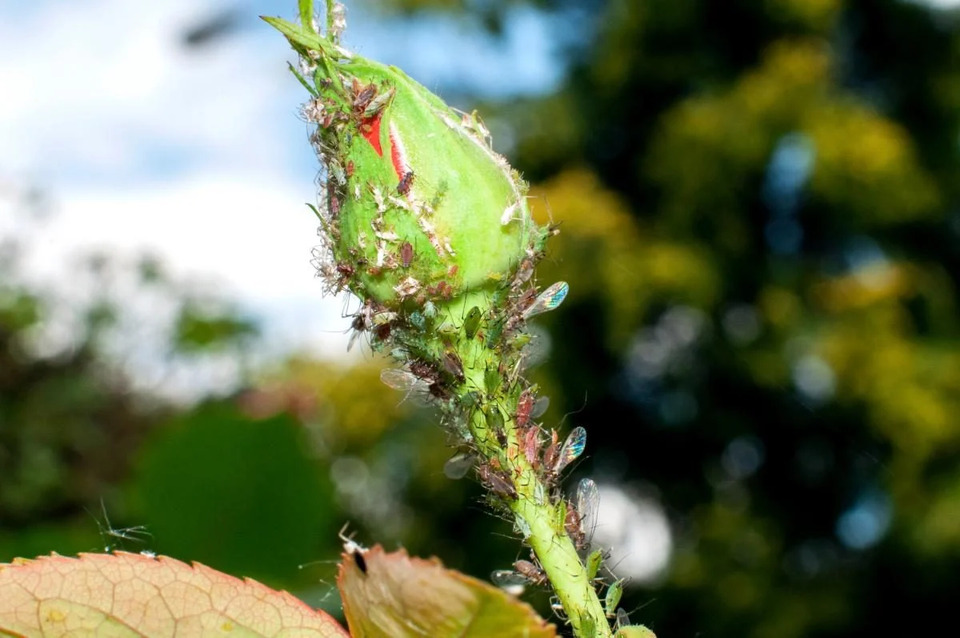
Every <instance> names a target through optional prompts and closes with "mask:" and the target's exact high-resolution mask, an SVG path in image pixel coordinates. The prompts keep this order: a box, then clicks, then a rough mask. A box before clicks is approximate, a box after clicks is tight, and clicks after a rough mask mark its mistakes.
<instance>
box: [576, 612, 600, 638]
mask: <svg viewBox="0 0 960 638" xmlns="http://www.w3.org/2000/svg"><path fill="white" fill-rule="evenodd" d="M580 634H581V635H583V636H591V638H592V637H593V636H596V635H597V621H596V620H594V618H593V616H588V615H586V614H581V616H580Z"/></svg>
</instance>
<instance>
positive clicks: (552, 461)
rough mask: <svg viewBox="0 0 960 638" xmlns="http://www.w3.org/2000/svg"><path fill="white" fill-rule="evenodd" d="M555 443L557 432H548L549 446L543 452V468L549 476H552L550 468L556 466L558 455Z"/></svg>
mask: <svg viewBox="0 0 960 638" xmlns="http://www.w3.org/2000/svg"><path fill="white" fill-rule="evenodd" d="M557 443H558V442H557V431H556V430H552V431H551V432H550V444H549V445H547V449H545V450H544V451H543V467H545V468H546V469H547V472H548V473H549V474H552V468H553V466H555V465H556V464H557V454H559V449H558V448H557Z"/></svg>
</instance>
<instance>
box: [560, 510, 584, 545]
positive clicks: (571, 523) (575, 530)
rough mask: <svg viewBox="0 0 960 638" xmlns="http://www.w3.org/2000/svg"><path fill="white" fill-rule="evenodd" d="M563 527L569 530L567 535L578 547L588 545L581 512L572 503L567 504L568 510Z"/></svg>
mask: <svg viewBox="0 0 960 638" xmlns="http://www.w3.org/2000/svg"><path fill="white" fill-rule="evenodd" d="M563 528H564V529H565V530H566V531H567V536H569V537H570V540H572V541H573V544H574V545H576V546H577V549H583V548H584V547H586V545H587V537H586V534H584V533H583V524H582V522H581V520H580V514H578V513H577V508H576V507H573V506H572V505H568V506H567V512H566V515H565V516H564V519H563Z"/></svg>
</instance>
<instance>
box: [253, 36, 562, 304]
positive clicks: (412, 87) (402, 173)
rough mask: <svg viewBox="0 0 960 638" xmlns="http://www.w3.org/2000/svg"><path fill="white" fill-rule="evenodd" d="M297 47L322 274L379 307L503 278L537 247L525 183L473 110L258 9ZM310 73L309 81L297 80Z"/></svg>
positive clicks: (539, 238) (538, 233)
mask: <svg viewBox="0 0 960 638" xmlns="http://www.w3.org/2000/svg"><path fill="white" fill-rule="evenodd" d="M265 19H266V20H267V21H268V22H270V24H272V25H274V26H275V27H276V28H278V29H279V30H280V31H281V32H283V34H284V35H285V36H286V37H287V39H288V40H289V41H290V43H291V44H292V45H293V47H294V49H295V50H297V52H298V53H299V54H300V56H301V60H302V62H303V64H302V65H301V72H302V73H301V74H298V77H299V78H300V79H301V82H302V83H303V84H304V86H305V87H306V88H307V89H308V90H309V91H310V92H311V94H312V95H313V99H312V100H311V101H310V102H308V103H307V104H306V105H305V107H304V109H303V113H304V116H305V117H306V119H307V120H308V121H310V122H313V123H316V124H317V131H316V133H315V134H314V135H313V137H312V141H313V143H314V147H315V148H316V150H317V153H318V155H319V157H320V160H321V161H322V163H323V165H324V166H325V168H326V183H325V193H323V199H324V200H325V203H326V205H325V210H324V211H322V212H320V211H317V212H318V214H319V216H320V218H321V221H322V223H323V225H324V231H325V234H326V236H327V247H328V248H329V251H328V252H329V255H328V259H326V260H321V274H323V275H324V276H325V277H326V279H327V282H328V286H329V287H330V288H331V289H333V290H340V289H342V288H348V289H350V290H352V291H353V292H355V293H356V294H358V295H359V296H360V297H362V298H364V299H369V300H373V301H375V302H376V303H378V304H380V305H381V306H384V307H386V308H398V307H400V306H401V305H403V304H405V303H409V302H410V301H412V302H413V303H416V304H417V305H422V304H423V303H424V302H425V301H427V300H430V299H438V300H443V299H451V298H454V297H459V296H461V295H462V294H463V293H465V292H468V291H475V290H480V289H490V288H492V287H493V286H500V285H502V284H504V283H505V282H508V281H509V280H510V279H511V277H513V275H514V273H515V272H516V270H517V268H518V266H519V264H520V263H521V262H522V261H523V260H524V259H525V258H527V257H530V258H535V256H537V255H538V254H539V252H540V251H541V249H542V245H543V242H544V241H545V239H546V231H544V230H543V229H541V228H540V227H539V226H537V225H536V224H535V223H534V222H533V221H532V218H531V216H530V212H529V210H528V208H527V204H526V190H527V186H526V184H525V183H524V182H523V180H522V179H521V178H520V176H519V175H518V174H517V173H516V171H514V170H513V169H511V168H510V166H509V164H507V162H506V160H505V159H503V157H501V156H500V155H498V154H497V153H495V152H494V151H493V149H492V148H491V145H490V138H489V134H488V133H487V131H486V129H485V128H484V126H483V124H482V123H481V122H480V120H479V118H477V117H476V115H467V114H460V113H457V112H456V111H454V110H453V109H451V108H450V107H448V106H447V105H446V104H445V103H444V102H443V101H442V100H441V99H440V98H438V97H437V96H436V95H434V94H432V93H430V91H428V90H427V89H426V88H424V87H423V86H422V85H420V84H418V83H417V82H415V81H414V80H412V79H411V78H409V77H408V76H407V75H406V74H405V73H403V71H401V70H400V69H397V68H395V67H392V66H386V65H383V64H379V63H377V62H373V61H371V60H368V59H366V58H363V57H360V56H357V55H354V54H352V53H349V52H347V51H345V50H344V49H342V48H341V47H339V45H338V44H337V38H338V37H339V33H338V30H336V29H334V30H332V31H331V30H330V29H328V32H327V34H326V35H324V36H321V35H319V34H318V33H316V31H315V30H314V27H313V25H312V22H311V21H309V20H306V19H305V18H304V25H303V26H302V27H301V26H297V25H294V24H291V23H289V22H285V21H283V20H279V19H273V18H265ZM307 77H310V80H307V79H306V78H307Z"/></svg>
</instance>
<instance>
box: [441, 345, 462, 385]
mask: <svg viewBox="0 0 960 638" xmlns="http://www.w3.org/2000/svg"><path fill="white" fill-rule="evenodd" d="M440 363H442V364H443V369H444V370H446V371H447V372H448V373H450V376H452V377H453V378H455V379H456V380H457V381H459V382H460V383H463V380H464V376H463V361H461V360H460V355H458V354H457V353H456V352H454V351H453V350H447V351H446V352H444V353H443V357H441V359H440Z"/></svg>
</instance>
